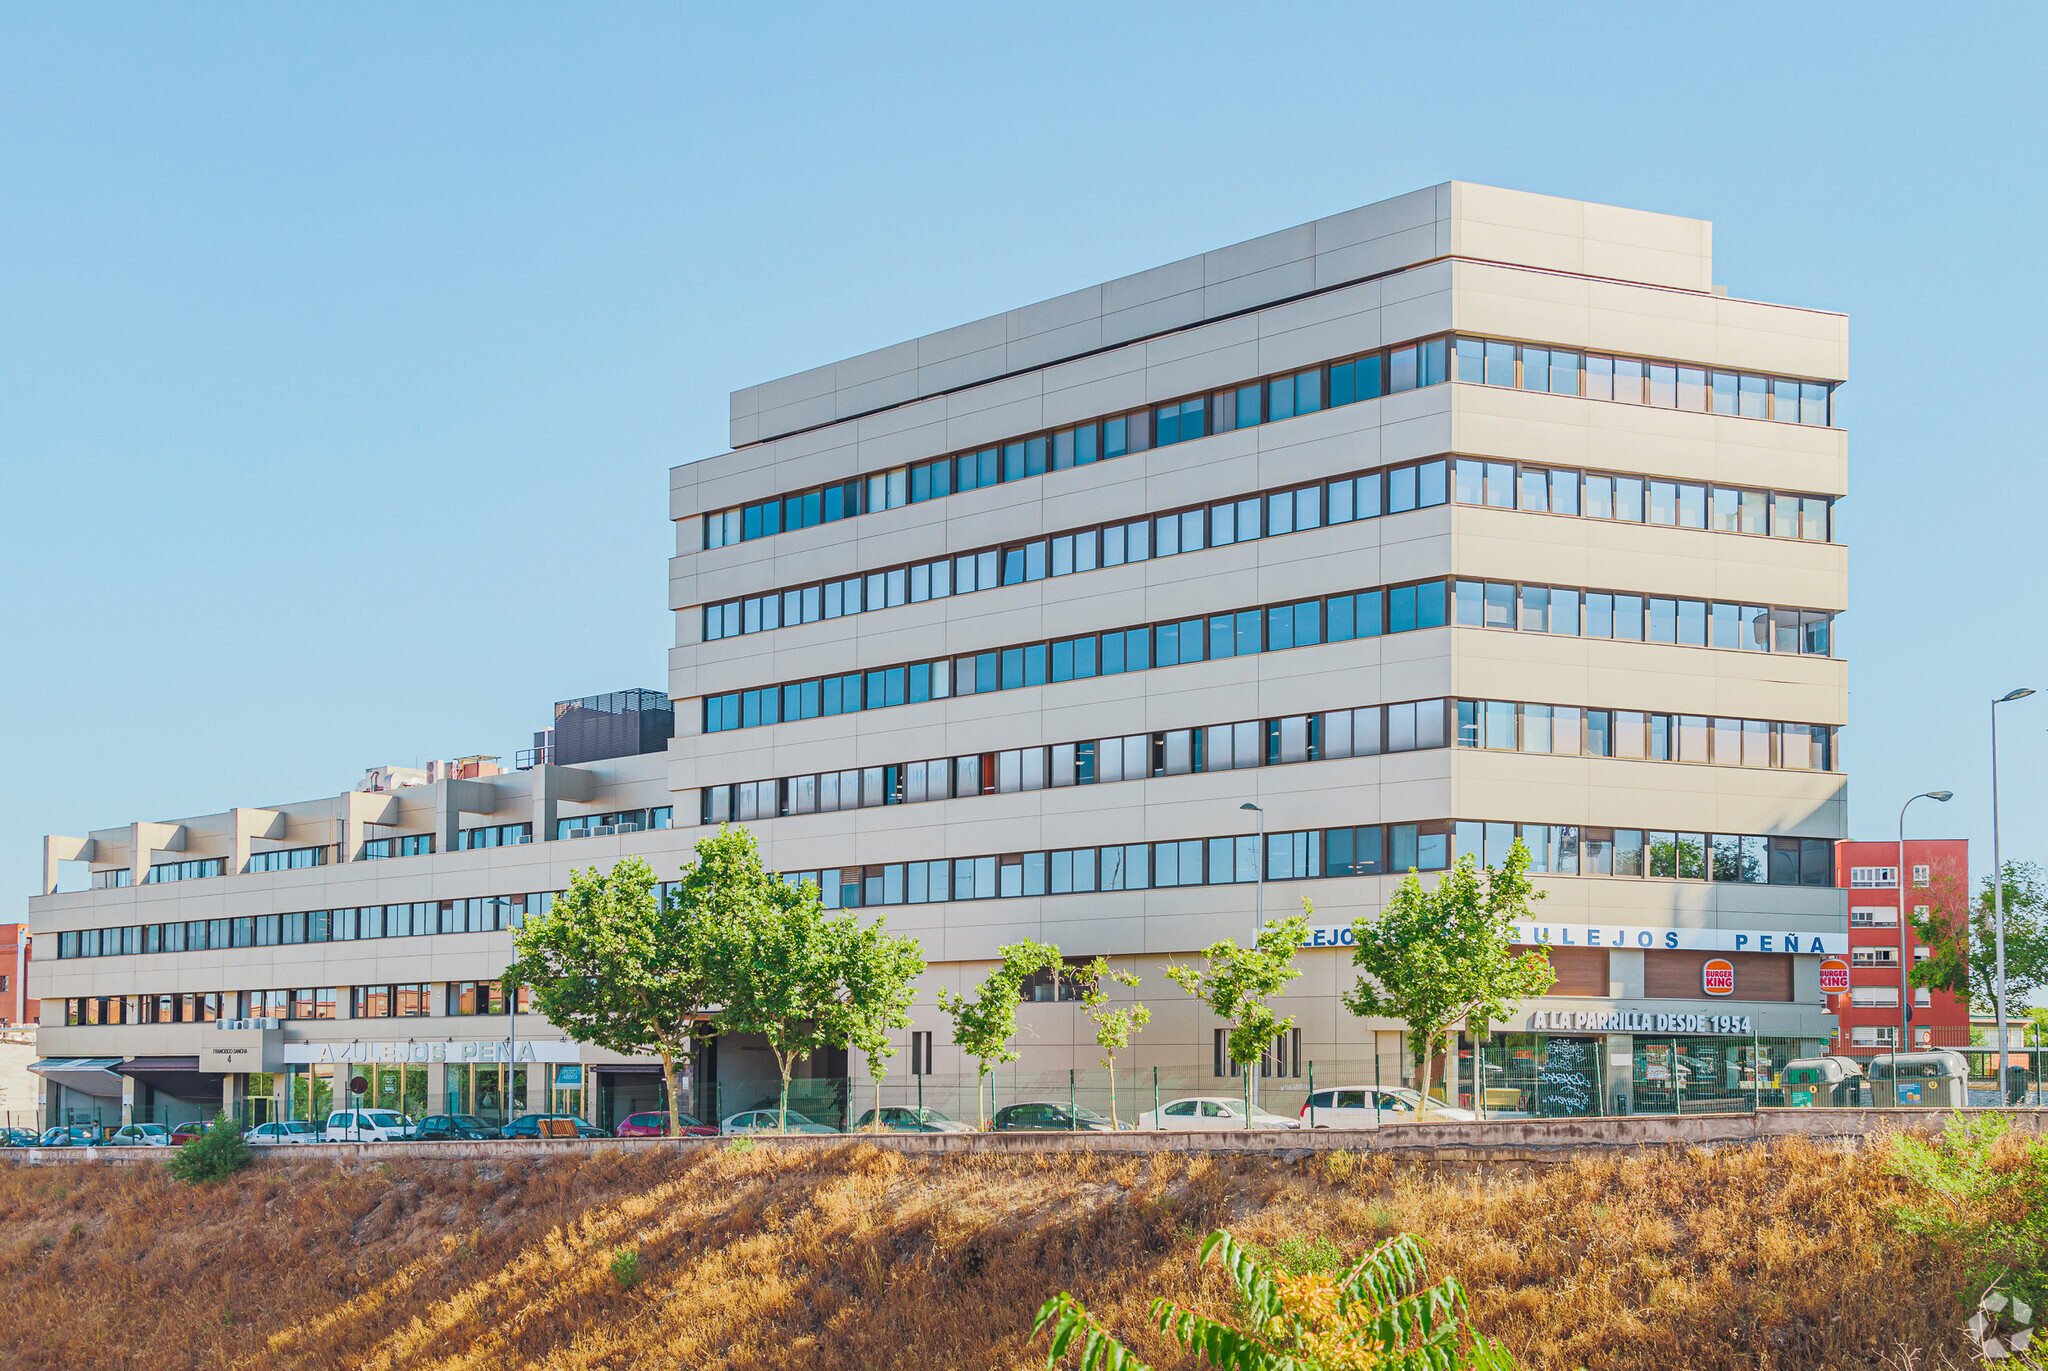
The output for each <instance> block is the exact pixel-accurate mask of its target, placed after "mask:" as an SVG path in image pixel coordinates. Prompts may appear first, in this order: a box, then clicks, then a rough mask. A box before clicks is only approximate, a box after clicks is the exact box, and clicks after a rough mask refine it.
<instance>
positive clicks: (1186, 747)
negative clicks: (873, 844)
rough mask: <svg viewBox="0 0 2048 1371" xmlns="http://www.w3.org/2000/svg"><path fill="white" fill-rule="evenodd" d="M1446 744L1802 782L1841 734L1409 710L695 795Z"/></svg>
mask: <svg viewBox="0 0 2048 1371" xmlns="http://www.w3.org/2000/svg"><path fill="white" fill-rule="evenodd" d="M1447 725H1448V728H1447ZM1447 734H1448V735H1449V736H1451V737H1453V738H1455V740H1456V744H1457V746H1459V747H1472V748H1482V747H1483V748H1498V749H1503V750H1506V751H1510V752H1515V751H1519V752H1534V753H1546V754H1551V755H1562V756H1573V757H1578V756H1585V757H1619V758H1628V759H1634V760H1642V761H1660V762H1700V763H1713V764H1717V765H1721V766H1750V767H1778V768H1785V769H1790V770H1800V771H1832V770H1834V769H1835V768H1836V765H1837V760H1836V742H1835V730H1834V729H1833V728H1832V727H1830V726H1829V725H1826V724H1795V723H1783V722H1777V721H1773V720H1766V719H1724V718H1718V717H1712V716H1707V715H1693V714H1658V713H1652V712H1648V711H1644V710H1630V709H1581V708H1579V707H1578V706H1576V705H1539V704H1521V703H1516V702H1514V701H1503V700H1450V701H1446V700H1414V701H1407V702H1404V703H1400V704H1392V705H1367V706H1364V707H1363V708H1359V709H1339V710H1328V711H1325V712H1323V713H1320V714H1295V715H1288V716H1285V717H1282V718H1277V719H1254V720H1250V721H1247V722H1244V723H1235V724H1214V725H1211V726H1209V727H1207V728H1183V729H1168V730H1164V731H1161V732H1157V733H1135V734H1130V735H1127V736H1125V737H1121V738H1097V739H1090V740H1087V741H1083V742H1076V743H1054V744H1053V745H1051V746H1050V747H1027V748H1016V749H1011V750H1008V751H1003V752H982V753H970V754H968V755H966V756H962V757H938V758H934V759H932V760H930V761H918V762H898V763H894V764H890V765H885V766H870V767H857V768H853V769H849V770H845V771H827V772H821V773H818V774H814V775H806V776H785V777H780V778H778V779H775V780H767V781H743V782H740V783H738V784H734V785H717V786H707V787H705V788H704V790H703V791H702V792H700V793H701V796H702V799H701V806H700V811H699V815H698V821H699V822H700V823H704V824H722V823H727V822H731V821H735V820H737V821H738V822H741V823H748V822H752V821H755V820H760V819H773V818H779V817H783V816H787V815H792V814H830V813H833V812H835V811H838V810H845V809H866V808H871V807H876V806H882V805H895V804H920V803H923V802H925V801H929V800H953V799H963V798H967V797H970V796H976V795H1007V794H1013V793H1016V792H1020V791H1028V790H1046V789H1057V788H1059V787H1062V786H1071V785H1095V784H1100V783H1103V782H1109V781H1139V780H1146V779H1148V778H1151V777H1155V776H1182V775H1187V774H1190V773H1196V772H1205V771H1233V770H1243V769H1244V768H1246V767H1255V766H1281V765H1287V764H1290V763H1295V762H1313V761H1328V760H1336V759H1340V758H1345V757H1370V756H1376V755H1378V754H1380V753H1383V752H1409V751H1413V750H1416V749H1419V748H1435V747H1442V746H1444V744H1445V739H1446V736H1447Z"/></svg>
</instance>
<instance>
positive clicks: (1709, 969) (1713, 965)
mask: <svg viewBox="0 0 2048 1371" xmlns="http://www.w3.org/2000/svg"><path fill="white" fill-rule="evenodd" d="M1700 989H1702V990H1704V991H1706V992H1707V993H1708V994H1709V995H1733V994H1734V993H1735V963H1733V962H1731V961H1729V960H1728V959H1727V958H1726V957H1709V958H1707V960H1706V962H1705V963H1704V964H1702V965H1701V967H1700Z"/></svg>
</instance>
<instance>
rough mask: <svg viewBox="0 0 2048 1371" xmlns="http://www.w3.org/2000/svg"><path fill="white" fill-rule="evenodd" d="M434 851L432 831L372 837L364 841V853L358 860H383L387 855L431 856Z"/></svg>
mask: <svg viewBox="0 0 2048 1371" xmlns="http://www.w3.org/2000/svg"><path fill="white" fill-rule="evenodd" d="M433 852H434V835H433V834H431V833H406V834H401V835H400V836H398V837H395V838H371V839H369V840H367V841H366V842H364V844H363V851H362V855H361V856H359V857H358V858H357V859H356V860H358V861H364V862H376V861H382V860H384V859H385V858H387V857H430V856H432V855H433Z"/></svg>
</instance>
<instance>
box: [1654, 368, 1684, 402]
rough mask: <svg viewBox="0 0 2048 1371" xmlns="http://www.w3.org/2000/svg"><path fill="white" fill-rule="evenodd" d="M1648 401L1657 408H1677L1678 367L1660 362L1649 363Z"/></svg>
mask: <svg viewBox="0 0 2048 1371" xmlns="http://www.w3.org/2000/svg"><path fill="white" fill-rule="evenodd" d="M1650 403H1651V404H1652V405H1653V406H1655V407H1656V408H1658V409H1677V408H1678V369H1677V368H1676V367H1673V366H1669V365H1667V364H1665V363H1662V362H1653V363H1651V364H1650Z"/></svg>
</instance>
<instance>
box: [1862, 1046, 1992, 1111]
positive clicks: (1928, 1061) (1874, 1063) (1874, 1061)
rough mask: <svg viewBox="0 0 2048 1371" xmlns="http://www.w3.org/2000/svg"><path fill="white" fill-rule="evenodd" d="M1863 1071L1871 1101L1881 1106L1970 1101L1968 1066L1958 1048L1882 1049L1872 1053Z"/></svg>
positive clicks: (1947, 1106) (1949, 1104)
mask: <svg viewBox="0 0 2048 1371" xmlns="http://www.w3.org/2000/svg"><path fill="white" fill-rule="evenodd" d="M1866 1072H1867V1074H1868V1076H1869V1078H1870V1093H1871V1096H1872V1102H1873V1103H1875V1104H1876V1105H1877V1106H1878V1107H1879V1108H1880V1109H1888V1108H1891V1107H1892V1106H1894V1105H1899V1106H1904V1107H1907V1108H1911V1107H1912V1106H1915V1105H1919V1106H1922V1107H1928V1108H1935V1109H1961V1108H1962V1107H1963V1106H1964V1105H1966V1104H1968V1103H1969V1093H1968V1090H1969V1081H1970V1066H1969V1063H1968V1062H1966V1061H1964V1060H1963V1054H1962V1053H1960V1052H1945V1051H1933V1052H1900V1053H1898V1054H1896V1055H1893V1054H1891V1053H1885V1054H1883V1055H1881V1056H1876V1057H1872V1058H1871V1059H1870V1065H1869V1067H1868V1068H1866Z"/></svg>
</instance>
